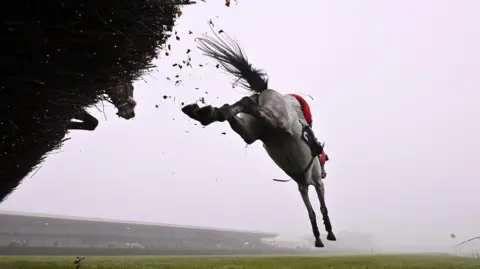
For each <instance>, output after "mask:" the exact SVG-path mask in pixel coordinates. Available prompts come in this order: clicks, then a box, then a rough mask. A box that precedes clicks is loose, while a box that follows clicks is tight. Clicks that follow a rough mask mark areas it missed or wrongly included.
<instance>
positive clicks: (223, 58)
mask: <svg viewBox="0 0 480 269" xmlns="http://www.w3.org/2000/svg"><path fill="white" fill-rule="evenodd" d="M212 32H213V33H214V35H215V36H214V37H211V36H207V35H203V37H200V38H198V39H197V40H198V43H199V45H198V48H199V49H200V50H201V51H202V52H203V53H204V54H205V55H207V56H208V57H211V58H213V59H215V60H216V61H217V62H218V63H219V64H220V65H221V66H222V68H223V70H225V71H226V72H228V73H229V74H231V75H233V76H234V77H235V78H236V81H235V84H237V85H239V86H241V87H243V88H245V89H248V90H251V91H254V92H262V91H263V90H266V89H268V75H267V73H266V72H265V71H263V70H260V69H256V68H254V67H252V64H250V63H249V62H248V60H247V57H246V55H245V53H244V52H243V50H242V48H241V47H240V45H239V44H238V42H236V41H235V40H233V39H232V38H231V37H229V36H228V35H227V34H225V33H222V35H223V36H224V38H222V37H220V36H219V35H218V34H217V33H216V32H215V31H214V30H213V29H212Z"/></svg>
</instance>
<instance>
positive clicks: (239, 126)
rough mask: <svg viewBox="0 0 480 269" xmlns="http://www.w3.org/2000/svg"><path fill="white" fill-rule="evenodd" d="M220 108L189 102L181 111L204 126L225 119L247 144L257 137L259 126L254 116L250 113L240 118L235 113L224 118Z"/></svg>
mask: <svg viewBox="0 0 480 269" xmlns="http://www.w3.org/2000/svg"><path fill="white" fill-rule="evenodd" d="M225 106H228V105H224V106H223V107H222V108H224V107H225ZM222 108H220V109H222ZM220 109H218V108H216V107H212V106H210V105H208V106H204V107H199V106H198V105H197V104H190V105H187V106H184V107H183V108H182V111H183V113H185V114H186V115H187V116H189V117H190V118H192V119H194V120H197V121H199V122H200V123H201V124H202V125H204V126H206V125H209V124H211V123H213V122H216V121H225V120H227V121H228V123H229V124H230V127H231V128H232V130H233V131H234V132H235V133H237V134H238V135H240V136H241V137H242V139H243V140H244V141H245V143H247V144H252V143H253V142H255V141H256V140H257V139H259V131H260V126H258V123H257V122H256V121H257V120H256V119H255V118H253V117H252V116H250V115H244V116H243V117H242V118H240V117H238V116H237V115H236V114H235V115H233V116H231V117H229V118H228V119H226V118H225V117H224V116H223V115H222V114H221V112H220ZM239 111H241V110H239ZM238 113H240V112H238ZM238 113H237V114H238Z"/></svg>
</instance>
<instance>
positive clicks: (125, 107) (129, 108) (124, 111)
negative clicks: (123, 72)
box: [107, 83, 137, 120]
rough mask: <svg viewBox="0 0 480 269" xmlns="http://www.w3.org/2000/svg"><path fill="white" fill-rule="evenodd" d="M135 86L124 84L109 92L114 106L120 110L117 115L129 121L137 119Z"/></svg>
mask: <svg viewBox="0 0 480 269" xmlns="http://www.w3.org/2000/svg"><path fill="white" fill-rule="evenodd" d="M133 90H134V88H133V84H132V83H124V84H121V85H118V86H115V87H112V88H110V89H108V90H107V94H108V96H110V99H111V100H112V103H113V105H114V106H115V107H116V108H117V109H118V112H117V115H118V116H119V117H121V118H124V119H126V120H129V119H131V118H133V117H135V106H137V102H136V101H135V99H133Z"/></svg>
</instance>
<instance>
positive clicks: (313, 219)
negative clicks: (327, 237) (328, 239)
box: [298, 184, 324, 248]
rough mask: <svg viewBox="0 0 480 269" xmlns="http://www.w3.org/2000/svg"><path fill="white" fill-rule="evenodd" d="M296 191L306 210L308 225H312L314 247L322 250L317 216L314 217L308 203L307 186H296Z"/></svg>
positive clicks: (310, 205) (313, 212) (310, 204)
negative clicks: (298, 192)
mask: <svg viewBox="0 0 480 269" xmlns="http://www.w3.org/2000/svg"><path fill="white" fill-rule="evenodd" d="M298 190H299V191H300V195H301V196H302V200H303V203H304V204H305V207H306V208H307V212H308V218H309V219H310V223H311V224H312V231H313V236H315V247H317V248H323V247H324V245H323V242H322V240H321V239H320V232H319V231H318V225H317V216H316V215H315V211H314V210H313V207H312V203H310V199H309V197H308V185H304V184H298Z"/></svg>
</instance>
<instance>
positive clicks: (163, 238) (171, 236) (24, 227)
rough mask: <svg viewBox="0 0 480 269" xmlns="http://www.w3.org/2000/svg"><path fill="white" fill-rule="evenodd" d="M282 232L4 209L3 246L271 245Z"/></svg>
mask: <svg viewBox="0 0 480 269" xmlns="http://www.w3.org/2000/svg"><path fill="white" fill-rule="evenodd" d="M275 236H276V234H271V233H259V232H247V231H231V230H220V229H209V228H200V227H181V226H175V225H166V224H155V223H138V222H128V221H113V220H101V219H86V218H74V217H63V216H54V215H43V214H26V213H18V212H7V211H0V246H4V247H5V246H9V247H63V248H65V247H73V248H135V249H144V248H146V249H157V248H161V249H223V250H225V249H246V248H248V249H265V248H271V247H270V246H269V245H267V244H264V243H263V242H262V240H261V238H271V237H275Z"/></svg>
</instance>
